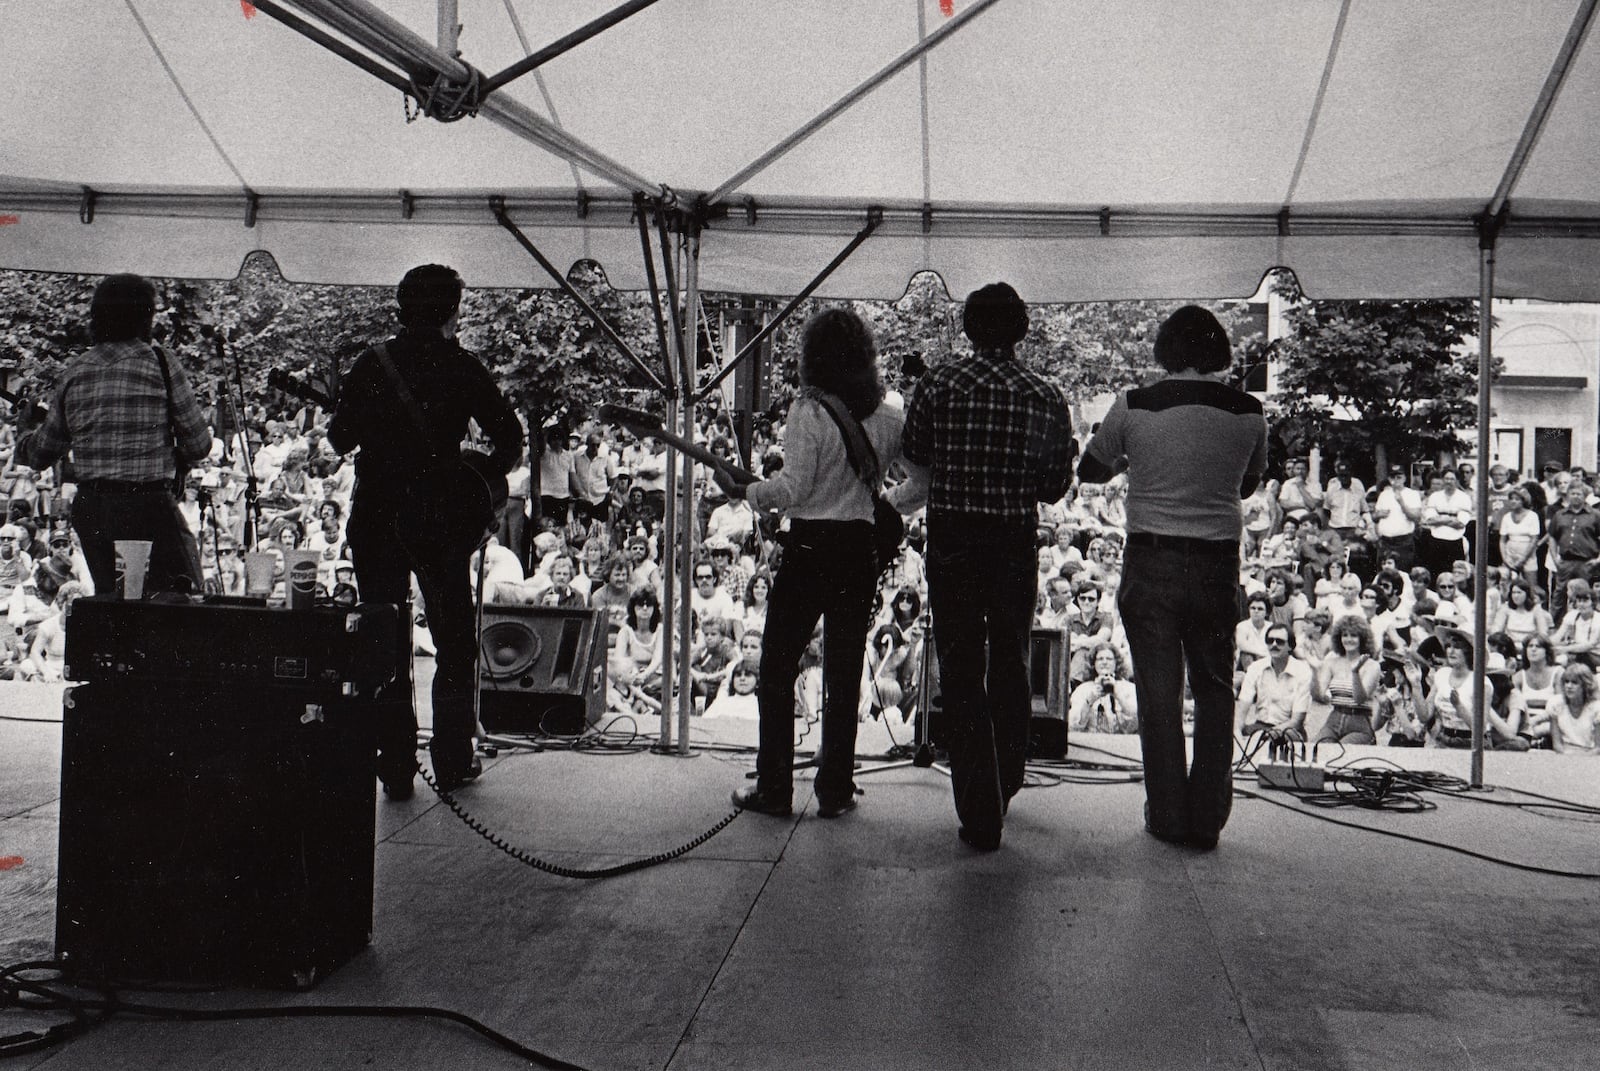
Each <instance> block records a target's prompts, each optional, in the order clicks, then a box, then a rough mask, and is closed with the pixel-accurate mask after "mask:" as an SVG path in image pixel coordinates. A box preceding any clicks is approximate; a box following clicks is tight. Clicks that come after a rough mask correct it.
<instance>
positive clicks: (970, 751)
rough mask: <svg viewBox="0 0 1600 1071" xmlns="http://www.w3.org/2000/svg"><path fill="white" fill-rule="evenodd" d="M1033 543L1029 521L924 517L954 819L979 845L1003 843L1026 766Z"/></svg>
mask: <svg viewBox="0 0 1600 1071" xmlns="http://www.w3.org/2000/svg"><path fill="white" fill-rule="evenodd" d="M1033 539H1034V525H1033V523H1032V522H1031V521H1030V522H1026V523H1019V522H1017V521H1011V520H1003V519H1000V518H988V517H982V516H977V515H972V514H937V513H936V514H932V515H930V516H929V518H928V562H927V568H928V602H929V606H930V608H931V609H932V611H933V639H934V646H935V648H936V649H937V651H938V654H939V687H940V690H941V692H942V693H943V697H944V713H945V720H946V724H947V729H946V733H945V737H946V739H945V745H946V749H947V751H948V752H949V756H950V782H951V788H952V790H953V791H954V793H955V803H956V817H957V818H959V819H960V821H961V824H962V825H963V826H965V827H967V829H968V830H970V831H971V832H973V833H974V834H977V835H978V836H979V837H982V838H987V837H989V836H999V834H1000V830H1001V826H1002V815H1003V813H1004V810H1005V806H1006V804H1007V803H1008V802H1009V801H1010V799H1011V797H1013V796H1015V795H1016V794H1017V792H1019V791H1020V790H1021V788H1022V778H1023V774H1024V767H1025V765H1026V763H1027V759H1028V721H1029V718H1030V717H1031V716H1032V712H1033V702H1032V699H1031V697H1030V694H1029V689H1028V639H1029V634H1030V631H1031V629H1032V626H1033V603H1034V598H1035V596H1036V595H1037V592H1038V576H1039V574H1038V566H1037V564H1036V562H1035V558H1034V547H1033ZM1229 635H1230V636H1231V635H1232V632H1231V630H1230V632H1229Z"/></svg>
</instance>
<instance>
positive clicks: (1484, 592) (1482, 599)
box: [1471, 220, 1499, 788]
mask: <svg viewBox="0 0 1600 1071" xmlns="http://www.w3.org/2000/svg"><path fill="white" fill-rule="evenodd" d="M1498 230H1499V228H1498V226H1497V225H1496V224H1495V222H1494V221H1493V220H1490V221H1489V223H1488V227H1487V228H1486V230H1485V235H1484V239H1483V241H1482V242H1481V243H1480V245H1479V249H1478V465H1477V469H1478V472H1477V476H1478V486H1477V492H1478V495H1477V508H1476V513H1477V518H1478V519H1477V538H1476V539H1475V540H1473V548H1472V575H1473V595H1474V596H1475V597H1474V598H1473V600H1472V652H1473V657H1472V683H1473V688H1474V692H1475V695H1476V699H1475V700H1474V701H1473V704H1472V775H1471V784H1472V787H1473V788H1482V787H1483V746H1484V710H1485V709H1486V707H1487V705H1488V702H1489V696H1488V694H1487V692H1486V691H1485V686H1486V685H1487V683H1488V677H1487V675H1486V674H1485V672H1484V671H1485V669H1487V666H1486V664H1485V663H1486V662H1487V660H1488V657H1489V653H1488V631H1489V599H1488V592H1489V588H1488V579H1487V578H1488V572H1489V523H1488V521H1489V424H1490V422H1491V421H1492V420H1493V419H1494V414H1493V412H1492V410H1491V391H1490V387H1491V384H1490V380H1489V376H1490V373H1491V371H1492V369H1493V361H1492V358H1491V342H1490V338H1489V336H1490V334H1491V333H1492V332H1493V330H1494V312H1493V308H1494V245H1495V236H1496V232H1497V231H1498Z"/></svg>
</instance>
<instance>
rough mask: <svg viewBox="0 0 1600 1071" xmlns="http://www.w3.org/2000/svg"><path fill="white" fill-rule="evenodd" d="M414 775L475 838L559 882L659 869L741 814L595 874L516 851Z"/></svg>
mask: <svg viewBox="0 0 1600 1071" xmlns="http://www.w3.org/2000/svg"><path fill="white" fill-rule="evenodd" d="M417 772H418V773H419V774H421V775H422V779H423V781H425V782H427V785H428V787H429V788H431V789H433V793H434V795H436V796H438V797H439V800H440V802H442V803H443V804H444V805H445V806H446V807H448V808H450V810H451V812H452V813H454V814H455V816H456V817H457V818H459V819H461V821H462V823H463V824H464V825H466V827H467V828H468V829H470V830H472V831H473V832H474V833H476V834H477V835H478V836H480V837H482V838H483V839H484V840H486V841H488V842H489V843H490V844H492V845H494V846H495V847H496V848H498V849H499V850H500V851H501V852H503V853H505V854H506V855H509V856H510V857H511V858H513V859H515V860H516V861H517V862H519V863H521V864H522V865H523V866H526V867H531V868H532V869H534V870H541V871H543V872H544V873H546V874H554V875H555V876H556V877H558V878H576V879H579V880H583V881H594V880H596V879H599V878H614V877H619V876H621V875H623V874H631V873H633V872H634V871H636V870H645V869H648V868H649V867H653V866H660V865H661V864H662V863H670V862H671V861H672V860H674V859H677V858H678V857H679V856H683V855H687V854H689V853H690V852H692V851H694V850H695V849H696V848H698V847H700V845H702V844H704V843H705V842H706V841H708V840H710V839H711V838H712V837H714V836H716V835H717V834H718V833H721V832H722V831H723V830H724V829H726V828H728V826H729V825H731V824H732V822H733V820H734V819H735V818H738V817H739V816H740V815H741V814H743V813H744V812H743V811H732V812H730V813H729V814H728V815H727V816H726V817H724V818H723V819H722V820H721V821H720V822H718V823H717V824H716V825H714V826H712V827H711V828H710V829H708V830H706V831H705V832H704V833H702V834H700V835H699V836H698V837H695V838H694V839H693V840H691V841H689V842H688V843H687V844H681V845H679V846H678V847H676V848H673V849H672V850H671V851H666V852H661V853H660V854H657V855H652V856H649V857H647V858H644V859H632V860H629V861H628V862H626V863H618V864H617V865H616V866H608V867H600V868H598V869H595V870H582V869H578V868H575V867H566V866H561V865H560V864H558V863H551V862H548V861H546V860H544V859H540V858H539V857H538V856H536V855H533V854H531V853H529V852H526V851H524V850H523V849H521V848H518V847H517V846H516V845H514V844H511V843H510V842H508V841H506V840H505V839H504V838H503V837H501V836H500V834H498V833H496V832H495V831H494V830H492V829H490V828H489V827H488V826H486V825H484V824H483V823H482V822H480V821H478V819H477V818H476V817H474V816H473V814H472V812H470V811H468V810H467V809H466V808H465V807H463V806H462V805H461V803H460V802H459V801H458V800H457V799H456V798H455V797H454V796H452V795H451V794H450V793H449V792H447V791H445V790H444V789H442V788H440V787H439V782H437V781H435V780H434V779H433V775H432V774H430V773H429V772H428V771H427V770H424V769H423V768H422V766H421V765H420V764H419V765H418V766H417Z"/></svg>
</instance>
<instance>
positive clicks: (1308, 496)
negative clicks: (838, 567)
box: [1278, 457, 1322, 523]
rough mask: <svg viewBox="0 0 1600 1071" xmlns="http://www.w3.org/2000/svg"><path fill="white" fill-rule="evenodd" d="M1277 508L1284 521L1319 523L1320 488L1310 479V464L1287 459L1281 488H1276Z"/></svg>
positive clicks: (1301, 459) (1320, 506)
mask: <svg viewBox="0 0 1600 1071" xmlns="http://www.w3.org/2000/svg"><path fill="white" fill-rule="evenodd" d="M1278 508H1279V509H1281V510H1282V511H1283V516H1284V517H1285V518H1286V519H1288V520H1291V521H1295V522H1296V523H1299V522H1302V521H1307V520H1310V521H1315V522H1318V523H1320V521H1321V516H1320V514H1321V511H1322V487H1321V486H1320V485H1319V484H1318V483H1317V481H1316V480H1314V479H1312V478H1311V463H1310V462H1309V461H1307V460H1306V459H1305V458H1303V457H1295V458H1290V459H1289V464H1288V468H1287V472H1286V474H1285V476H1284V481H1283V486H1282V487H1280V488H1278Z"/></svg>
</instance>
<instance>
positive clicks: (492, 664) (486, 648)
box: [478, 621, 543, 681]
mask: <svg viewBox="0 0 1600 1071" xmlns="http://www.w3.org/2000/svg"><path fill="white" fill-rule="evenodd" d="M478 644H479V646H480V647H481V648H482V650H483V672H484V674H485V675H486V676H488V677H489V678H490V679H491V680H497V681H503V680H513V679H515V678H517V677H520V676H522V675H523V674H525V673H527V672H528V671H529V670H531V669H532V668H533V664H534V663H535V662H537V661H539V651H540V649H541V647H542V646H543V644H542V643H541V642H540V640H539V634H538V633H537V632H535V631H534V630H533V629H532V628H530V627H528V625H526V624H525V623H523V622H520V621H496V622H494V623H493V624H491V625H489V626H488V627H486V628H485V629H484V630H483V636H482V638H481V639H479V641H478Z"/></svg>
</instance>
